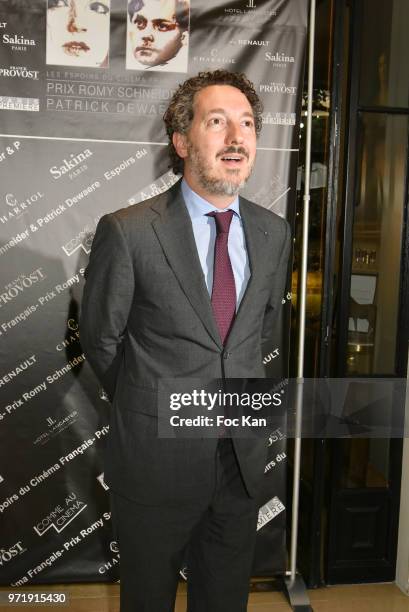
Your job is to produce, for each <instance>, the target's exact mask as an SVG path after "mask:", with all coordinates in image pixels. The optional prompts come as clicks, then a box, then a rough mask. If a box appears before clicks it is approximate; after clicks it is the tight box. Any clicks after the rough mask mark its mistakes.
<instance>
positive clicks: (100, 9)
mask: <svg viewBox="0 0 409 612" xmlns="http://www.w3.org/2000/svg"><path fill="white" fill-rule="evenodd" d="M89 8H90V9H91V11H95V12H96V13H100V14H101V15H106V14H107V13H109V8H108V7H107V5H106V4H103V2H91V4H90V5H89Z"/></svg>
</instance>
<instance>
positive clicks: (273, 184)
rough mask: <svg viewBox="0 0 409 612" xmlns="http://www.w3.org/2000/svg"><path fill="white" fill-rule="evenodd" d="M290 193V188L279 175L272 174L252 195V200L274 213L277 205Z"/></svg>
mask: <svg viewBox="0 0 409 612" xmlns="http://www.w3.org/2000/svg"><path fill="white" fill-rule="evenodd" d="M290 191H291V187H288V186H287V183H286V182H285V181H284V180H283V179H282V177H281V176H280V175H279V174H273V175H272V177H271V178H270V179H268V180H266V181H265V183H264V184H263V185H262V186H261V187H260V189H258V190H257V191H255V192H254V193H253V200H254V201H255V202H257V204H260V206H264V208H268V209H269V210H273V209H274V212H279V210H277V204H279V202H280V200H282V199H283V198H284V196H286V195H287V194H288V193H289V192H290Z"/></svg>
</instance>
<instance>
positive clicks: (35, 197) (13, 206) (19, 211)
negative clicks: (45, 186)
mask: <svg viewBox="0 0 409 612" xmlns="http://www.w3.org/2000/svg"><path fill="white" fill-rule="evenodd" d="M43 197H44V194H43V193H41V191H36V192H35V193H32V194H31V195H29V196H28V197H27V198H25V199H24V200H21V199H19V198H17V197H16V196H15V195H14V194H13V193H7V194H6V197H5V202H6V204H7V206H8V207H9V208H8V210H7V211H6V213H5V214H4V215H0V222H1V223H3V224H4V223H7V222H8V221H10V220H11V219H18V218H19V217H21V216H22V215H24V213H26V212H27V211H28V209H29V208H30V206H32V204H36V202H38V201H39V200H41V199H42V198H43Z"/></svg>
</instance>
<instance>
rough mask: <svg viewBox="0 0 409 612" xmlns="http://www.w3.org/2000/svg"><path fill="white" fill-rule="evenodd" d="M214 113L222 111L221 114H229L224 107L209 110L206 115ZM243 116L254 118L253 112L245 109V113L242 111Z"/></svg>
mask: <svg viewBox="0 0 409 612" xmlns="http://www.w3.org/2000/svg"><path fill="white" fill-rule="evenodd" d="M212 113H220V114H221V115H227V113H226V111H225V110H224V108H212V109H211V110H209V111H208V112H207V113H206V117H207V116H208V115H211V114H212ZM241 116H242V117H251V118H252V119H254V114H253V113H251V112H250V111H244V113H242V115H241Z"/></svg>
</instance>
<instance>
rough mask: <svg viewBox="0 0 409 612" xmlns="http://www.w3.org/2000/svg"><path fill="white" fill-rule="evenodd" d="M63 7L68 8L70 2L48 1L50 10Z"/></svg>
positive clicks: (62, 0) (60, 0)
mask: <svg viewBox="0 0 409 612" xmlns="http://www.w3.org/2000/svg"><path fill="white" fill-rule="evenodd" d="M63 6H65V7H67V6H68V0H48V8H49V9H54V8H61V7H63Z"/></svg>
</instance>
